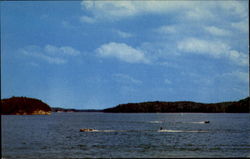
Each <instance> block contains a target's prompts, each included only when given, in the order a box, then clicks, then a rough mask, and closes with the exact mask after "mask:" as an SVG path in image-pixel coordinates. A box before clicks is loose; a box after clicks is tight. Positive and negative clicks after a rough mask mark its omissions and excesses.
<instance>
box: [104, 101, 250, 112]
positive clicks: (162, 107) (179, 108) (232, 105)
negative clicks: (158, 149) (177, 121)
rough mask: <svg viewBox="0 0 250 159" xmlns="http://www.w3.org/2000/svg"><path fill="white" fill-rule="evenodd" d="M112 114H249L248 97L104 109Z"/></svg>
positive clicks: (135, 104)
mask: <svg viewBox="0 0 250 159" xmlns="http://www.w3.org/2000/svg"><path fill="white" fill-rule="evenodd" d="M103 111H104V112H112V113H156V112H161V113H172V112H197V113H198V112H202V113H250V97H247V98H245V99H242V100H240V101H237V102H221V103H210V104H205V103H196V102H190V101H180V102H161V101H155V102H143V103H128V104H119V105H117V106H115V107H113V108H108V109H104V110H103Z"/></svg>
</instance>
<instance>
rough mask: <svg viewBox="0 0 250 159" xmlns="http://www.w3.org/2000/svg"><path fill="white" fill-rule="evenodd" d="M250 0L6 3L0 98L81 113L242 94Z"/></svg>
mask: <svg viewBox="0 0 250 159" xmlns="http://www.w3.org/2000/svg"><path fill="white" fill-rule="evenodd" d="M248 3H249V2H248V1H245V0H241V1H230V0H226V1H223V0H222V1H167V0H166V1H153V0H152V1H151V0H149V1H91V0H88V1H73V2H72V1H45V2H38V1H23V2H17V1H10V2H1V94H2V97H1V98H9V97H11V96H27V97H33V98H38V99H41V100H43V101H44V102H46V103H48V104H49V105H50V106H53V107H65V108H78V109H87V108H90V109H91V108H95V109H102V108H107V107H112V106H115V105H117V104H121V103H128V102H143V101H180V100H189V101H196V102H206V103H211V102H221V101H228V100H230V101H231V100H239V99H242V98H245V97H247V96H249V88H248V86H249V78H248V77H249V51H248V49H249V45H248V43H249V41H248V39H249V30H248V22H249V17H248V11H249V8H248Z"/></svg>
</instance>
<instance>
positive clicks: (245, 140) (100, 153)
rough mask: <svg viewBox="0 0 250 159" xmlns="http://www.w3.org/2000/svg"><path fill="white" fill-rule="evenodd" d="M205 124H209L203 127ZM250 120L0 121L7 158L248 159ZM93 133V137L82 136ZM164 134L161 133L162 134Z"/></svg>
mask: <svg viewBox="0 0 250 159" xmlns="http://www.w3.org/2000/svg"><path fill="white" fill-rule="evenodd" d="M204 121H210V123H208V124H204ZM248 125H250V114H224V113H218V114H211V113H209V114H206V113H150V114H143V113H137V114H123V113H118V114H112V113H53V114H52V115H49V116H46V115H34V116H2V156H3V157H4V158H79V157H81V158H86V157H115V158H117V157H126V158H130V157H156V158H157V157H247V156H249V154H250V138H249V136H250V127H249V126H248ZM82 128H90V129H93V130H94V131H92V132H80V131H79V130H80V129H82ZM161 128H162V129H161Z"/></svg>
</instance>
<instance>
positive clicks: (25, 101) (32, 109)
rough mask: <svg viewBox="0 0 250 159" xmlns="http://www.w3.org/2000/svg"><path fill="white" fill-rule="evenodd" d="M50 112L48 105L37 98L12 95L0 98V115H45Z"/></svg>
mask: <svg viewBox="0 0 250 159" xmlns="http://www.w3.org/2000/svg"><path fill="white" fill-rule="evenodd" d="M50 113H51V108H50V106H49V105H48V104H46V103H44V102H42V101H41V100H38V99H34V98H27V97H12V98H8V99H2V100H1V114H2V115H39V114H41V115H47V114H50Z"/></svg>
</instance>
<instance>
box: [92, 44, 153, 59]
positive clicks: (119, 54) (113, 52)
mask: <svg viewBox="0 0 250 159" xmlns="http://www.w3.org/2000/svg"><path fill="white" fill-rule="evenodd" d="M96 52H97V54H98V55H99V56H100V57H106V58H111V57H113V58H117V59H119V60H121V61H124V62H128V63H149V62H150V61H149V60H148V59H147V58H146V57H145V54H144V53H143V52H142V51H141V50H139V49H135V48H133V47H131V46H128V45H127V44H124V43H115V42H110V43H108V44H103V45H102V46H100V47H99V48H98V49H96Z"/></svg>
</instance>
